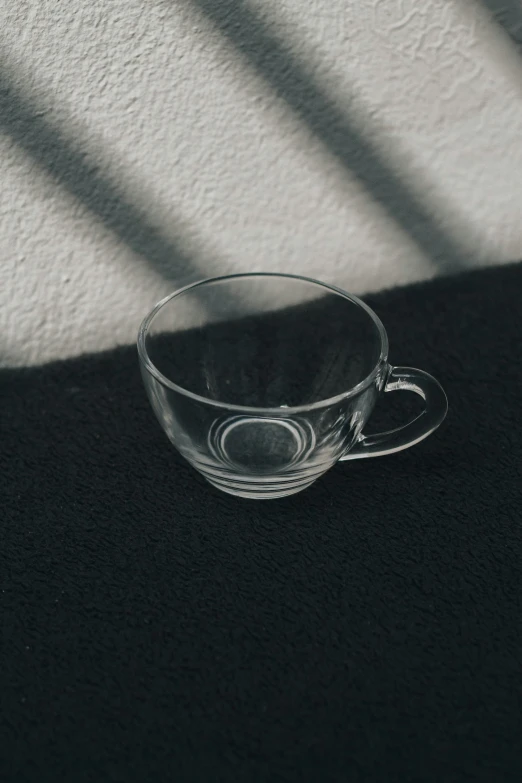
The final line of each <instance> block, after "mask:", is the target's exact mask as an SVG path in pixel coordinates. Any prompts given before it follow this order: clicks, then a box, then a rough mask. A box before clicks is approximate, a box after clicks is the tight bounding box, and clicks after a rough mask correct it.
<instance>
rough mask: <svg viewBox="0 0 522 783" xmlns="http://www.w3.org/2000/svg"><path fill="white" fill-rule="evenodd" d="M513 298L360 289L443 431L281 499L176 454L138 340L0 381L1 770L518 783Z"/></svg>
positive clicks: (469, 279)
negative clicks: (422, 376)
mask: <svg viewBox="0 0 522 783" xmlns="http://www.w3.org/2000/svg"><path fill="white" fill-rule="evenodd" d="M521 297H522V266H515V267H510V268H504V269H496V270H488V271H481V272H474V273H471V274H469V275H467V276H462V277H459V278H454V279H448V280H441V281H437V282H433V283H430V284H427V285H422V286H416V287H413V288H410V289H406V290H396V291H392V292H390V293H386V294H383V295H380V296H378V297H372V298H368V301H369V303H370V304H372V305H373V306H374V307H375V309H376V311H377V312H378V314H379V315H380V316H381V317H382V319H383V321H384V323H385V325H386V326H387V329H388V333H389V336H390V341H391V361H392V362H395V363H397V364H405V365H408V364H410V365H413V366H419V367H421V368H424V369H427V370H429V371H431V372H433V374H434V375H436V376H437V377H438V378H439V379H440V380H441V382H442V383H443V385H444V386H445V388H446V390H447V392H448V396H449V400H450V413H449V417H448V419H447V422H446V423H445V424H444V425H443V427H442V428H441V429H440V430H439V431H438V432H437V433H436V434H435V435H434V436H432V437H431V438H430V439H428V440H427V441H425V442H424V443H422V444H420V445H418V446H417V447H415V448H414V449H411V450H410V451H406V452H402V453H401V454H398V455H395V456H393V457H388V458H383V459H373V460H362V461H360V462H353V463H345V464H339V465H337V466H336V467H335V468H333V469H332V470H331V471H330V472H329V473H328V474H327V475H326V476H325V477H324V478H323V479H321V480H320V481H318V482H317V483H316V484H315V485H314V486H313V487H312V488H311V489H309V490H307V491H305V492H303V493H302V494H299V495H295V496H293V497H290V498H287V499H285V500H279V501H265V502H255V501H246V500H238V499H235V498H233V497H230V496H227V495H224V494H220V493H219V492H218V491H217V490H214V489H213V488H211V487H210V486H208V485H207V484H206V483H205V482H204V480H203V479H201V478H200V477H199V476H198V475H197V474H196V473H194V472H193V470H192V469H191V468H190V467H189V466H188V465H187V464H186V463H184V461H183V460H182V459H181V457H179V456H178V455H177V453H176V452H175V450H174V449H173V448H172V447H171V446H170V444H169V443H168V441H167V439H166V437H165V436H164V434H163V433H162V431H161V430H160V428H159V426H158V424H157V423H156V421H155V419H154V418H153V414H152V412H151V410H150V409H149V405H148V402H147V400H146V398H145V394H144V391H143V389H142V386H141V379H140V377H139V372H138V365H137V358H136V351H135V349H134V348H133V347H129V348H122V349H119V350H115V351H113V352H110V353H107V354H104V355H100V356H90V357H83V358H80V359H77V360H71V361H66V362H61V363H56V364H53V365H50V366H46V367H43V368H37V369H28V370H16V371H14V370H13V371H7V370H5V371H2V372H1V373H0V390H1V401H0V423H1V442H0V485H1V493H2V501H1V523H0V531H1V546H0V583H1V584H0V588H1V592H0V599H1V607H2V615H1V617H2V627H3V632H2V647H1V657H0V677H1V678H2V681H3V686H2V696H1V713H2V715H1V726H0V743H1V745H0V779H1V780H2V781H20V782H22V781H31V782H32V781H35V783H36V781H38V783H42V781H54V782H55V783H58V781H75V782H76V781H77V782H78V783H81V781H96V782H97V783H100V782H102V781H211V782H214V781H216V782H217V781H227V782H228V781H230V783H232V782H233V781H234V782H235V781H251V782H252V783H255V782H256V781H263V782H264V781H292V782H293V781H296V783H297V781H321V782H322V783H323V782H324V783H327V782H328V781H350V783H355V782H356V781H379V782H380V781H386V782H387V783H390V781H400V783H407V781H437V783H440V781H444V782H445V783H450V782H451V781H490V782H491V781H495V782H496V781H517V782H518V781H520V780H521V778H522V751H521V747H520V741H521V737H522V721H521V706H522V698H521V696H522V694H521V690H522V633H521V631H522V627H521V626H522V601H521V595H522V592H521V587H522V585H521V560H522V545H521V541H522V514H521V500H522V498H521V495H522V481H521V478H522V476H521V465H522V435H521V431H520V424H521V414H520V403H521V392H522V362H521V358H522V355H521V348H520V337H519V332H520V306H519V303H520V300H521ZM391 396H392V395H389V397H387V398H386V400H385V402H386V401H388V399H389V398H390V397H391ZM395 396H397V395H395Z"/></svg>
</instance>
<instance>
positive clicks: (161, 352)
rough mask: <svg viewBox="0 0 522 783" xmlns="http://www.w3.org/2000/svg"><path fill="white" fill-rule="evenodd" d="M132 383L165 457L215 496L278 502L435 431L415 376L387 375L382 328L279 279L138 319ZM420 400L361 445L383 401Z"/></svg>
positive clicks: (211, 287)
mask: <svg viewBox="0 0 522 783" xmlns="http://www.w3.org/2000/svg"><path fill="white" fill-rule="evenodd" d="M138 352H139V358H140V365H141V371H142V375H143V380H144V383H145V388H146V390H147V394H148V397H149V399H150V402H151V404H152V407H153V409H154V412H155V414H156V416H157V418H158V420H159V422H160V424H161V426H162V427H163V429H164V430H165V432H166V434H167V435H168V437H169V439H170V440H171V442H172V443H173V444H174V446H175V447H176V448H177V449H178V450H179V451H180V452H181V454H182V455H183V456H184V457H185V458H186V459H187V460H188V462H190V464H191V465H193V466H194V467H195V468H196V469H197V470H199V472H200V473H201V474H202V475H203V476H204V477H205V478H206V479H207V480H208V481H209V482H210V483H211V484H213V485H214V486H215V487H218V488H219V489H222V490H223V491H225V492H229V493H230V494H232V495H238V496H240V497H244V498H259V499H269V498H281V497H285V496H286V495H292V494H294V493H295V492H300V491H301V490H302V489H305V488H306V487H309V486H310V484H312V483H313V482H314V481H315V480H316V479H317V478H319V476H321V475H322V474H323V473H325V471H327V470H328V469H329V468H330V467H331V466H332V465H334V464H335V463H336V462H337V461H339V460H350V459H360V458H362V457H375V456H380V455H383V454H393V453H394V452H396V451H400V450H401V449H405V448H408V447H409V446H413V445H414V444H416V443H419V441H421V440H423V438H426V437H427V436H428V435H430V433H432V432H433V431H434V430H435V429H436V428H437V427H438V426H439V425H440V423H441V422H442V421H443V419H444V417H445V415H446V412H447V400H446V395H445V394H444V391H443V389H442V388H441V386H440V385H439V383H438V382H437V381H436V380H435V379H434V378H432V377H431V375H428V374H427V373H425V372H423V371H422V370H414V369H411V368H408V367H392V366H390V364H389V363H388V338H387V335H386V332H385V330H384V327H383V325H382V323H381V321H380V320H379V318H378V317H377V316H376V315H375V313H374V312H373V311H372V310H371V309H370V308H369V307H367V305H365V304H364V302H362V301H361V300H360V299H358V298H357V297H355V296H352V295H350V294H347V293H345V292H344V291H341V290H340V289H338V288H335V287H333V286H330V285H325V284H324V283H320V282H318V281H316V280H310V279H307V278H305V277H298V276H294V275H283V274H261V273H254V274H239V275H230V276H227V277H216V278H213V279H210V280H204V281H202V282H199V283H195V284H193V285H189V286H187V287H185V288H182V289H181V290H180V291H176V292H175V293H174V294H172V295H171V296H168V297H167V298H166V299H164V300H163V301H162V302H160V303H159V304H158V305H157V306H156V307H155V308H154V309H153V310H152V312H151V313H150V315H148V316H147V318H145V320H144V321H143V324H142V325H141V328H140V332H139V336H138ZM401 389H406V390H408V391H411V392H416V393H417V394H419V395H420V396H421V397H422V398H423V400H424V402H425V407H424V410H423V412H422V413H421V414H420V415H419V416H418V417H417V418H416V419H414V420H413V421H410V422H409V423H407V424H405V425H404V426H403V427H399V428H398V429H394V430H391V431H389V432H382V433H380V434H377V435H364V432H363V430H364V427H365V425H366V422H367V421H368V418H369V417H370V415H371V413H372V410H373V408H374V406H375V403H376V400H377V398H378V397H379V395H380V394H381V393H382V392H383V391H385V392H390V391H396V390H401Z"/></svg>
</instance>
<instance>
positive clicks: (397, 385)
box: [341, 367, 448, 461]
mask: <svg viewBox="0 0 522 783" xmlns="http://www.w3.org/2000/svg"><path fill="white" fill-rule="evenodd" d="M384 391H385V392H393V391H410V392H415V394H418V395H420V396H421V397H422V398H423V400H424V401H425V403H426V406H425V408H424V410H423V411H422V413H420V414H419V415H418V416H417V417H416V418H415V419H413V421H410V422H409V423H408V424H405V425H403V426H402V427H398V428H397V429H394V430H388V432H379V433H376V434H375V435H363V434H362V433H361V435H359V438H358V440H356V442H355V445H354V446H353V447H352V448H351V449H350V451H349V452H347V453H346V454H345V455H344V456H343V457H341V461H344V460H349V459H361V458H362V457H382V456H383V455H385V454H394V453H395V452H396V451H402V450H403V449H408V448H409V447H410V446H415V444H416V443H420V441H421V440H424V438H427V437H428V435H431V433H432V432H434V431H435V430H436V429H437V427H438V426H439V425H440V424H442V422H443V421H444V419H445V417H446V413H447V412H448V399H447V397H446V394H445V392H444V389H443V388H442V386H441V385H440V383H439V382H438V381H436V380H435V378H433V377H432V376H431V375H429V374H428V373H427V372H423V371H422V370H415V369H413V368H412V367H390V370H389V373H388V379H387V381H386V385H385V387H384Z"/></svg>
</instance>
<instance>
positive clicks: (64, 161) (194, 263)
mask: <svg viewBox="0 0 522 783" xmlns="http://www.w3.org/2000/svg"><path fill="white" fill-rule="evenodd" d="M1 131H3V132H4V133H6V134H8V135H9V136H10V137H11V138H12V139H13V140H14V141H15V142H16V143H17V144H18V145H19V146H20V147H21V148H22V149H23V150H24V151H25V152H26V153H28V154H29V155H30V156H31V157H32V158H33V160H34V161H36V163H37V164H38V165H40V166H41V167H42V168H44V169H45V170H46V172H47V174H49V175H51V177H52V178H53V179H54V180H55V182H56V183H57V184H59V185H60V186H61V187H63V188H65V189H66V190H67V191H69V193H71V194H72V195H73V196H74V197H75V198H77V199H78V200H79V201H80V202H81V203H82V204H83V205H84V206H85V207H87V208H88V209H89V210H90V211H91V212H92V213H93V214H94V215H96V217H97V218H99V219H100V220H101V221H102V222H103V223H104V224H105V225H106V226H107V227H108V228H109V229H111V231H113V232H114V233H115V234H116V235H117V236H118V237H119V238H120V239H121V240H122V241H123V242H124V243H125V244H126V245H127V246H128V247H129V248H130V249H131V250H132V251H133V252H134V253H136V254H137V255H139V256H140V257H141V258H142V259H144V260H145V261H147V262H148V263H149V264H150V265H151V266H152V267H153V268H154V269H155V270H156V271H157V272H158V273H159V274H160V275H161V276H162V277H163V278H164V279H166V280H169V281H179V279H180V278H186V277H190V278H192V279H194V278H195V277H200V278H201V277H207V276H208V272H209V270H210V269H211V267H210V265H208V264H207V262H206V261H205V259H203V258H195V257H194V255H193V254H191V253H188V252H187V251H186V250H185V249H184V242H183V236H182V231H179V235H180V238H179V241H174V240H173V239H171V238H170V237H166V236H165V235H164V234H163V233H162V232H161V230H160V229H158V228H157V227H155V226H154V225H152V222H151V219H150V216H149V215H147V214H146V213H145V212H144V211H142V210H141V209H140V208H139V207H137V206H136V205H134V204H132V203H131V202H130V201H129V200H128V199H127V198H126V197H125V195H124V194H123V193H122V192H121V191H120V190H119V188H118V187H117V186H116V185H115V184H114V183H113V182H112V181H111V180H110V178H109V177H108V176H107V175H106V174H104V173H102V172H101V171H100V168H101V167H100V166H99V165H96V163H92V162H88V160H87V155H86V152H85V150H83V149H82V148H81V147H80V146H79V145H78V143H77V142H76V141H75V140H74V139H73V138H71V137H70V136H68V135H67V133H66V131H65V130H64V128H63V127H59V126H58V125H57V124H55V123H52V122H49V121H48V120H47V119H45V117H44V112H43V111H41V110H39V108H38V107H36V106H35V105H34V102H33V100H32V99H31V98H28V97H26V96H24V95H23V93H22V92H21V90H20V89H19V88H18V87H17V86H15V85H14V83H12V82H11V81H10V80H9V79H8V77H7V76H6V75H5V73H4V74H0V132H1Z"/></svg>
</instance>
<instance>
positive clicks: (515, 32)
mask: <svg viewBox="0 0 522 783" xmlns="http://www.w3.org/2000/svg"><path fill="white" fill-rule="evenodd" d="M479 2H481V3H482V5H483V6H484V7H485V8H486V10H487V11H489V13H490V14H491V15H492V16H493V19H494V20H495V22H497V24H499V25H500V26H501V27H503V28H504V30H505V32H506V33H507V34H508V35H509V37H510V38H511V39H512V41H513V42H514V43H515V44H516V45H517V47H519V48H520V47H521V46H522V4H521V2H520V0H479Z"/></svg>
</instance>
